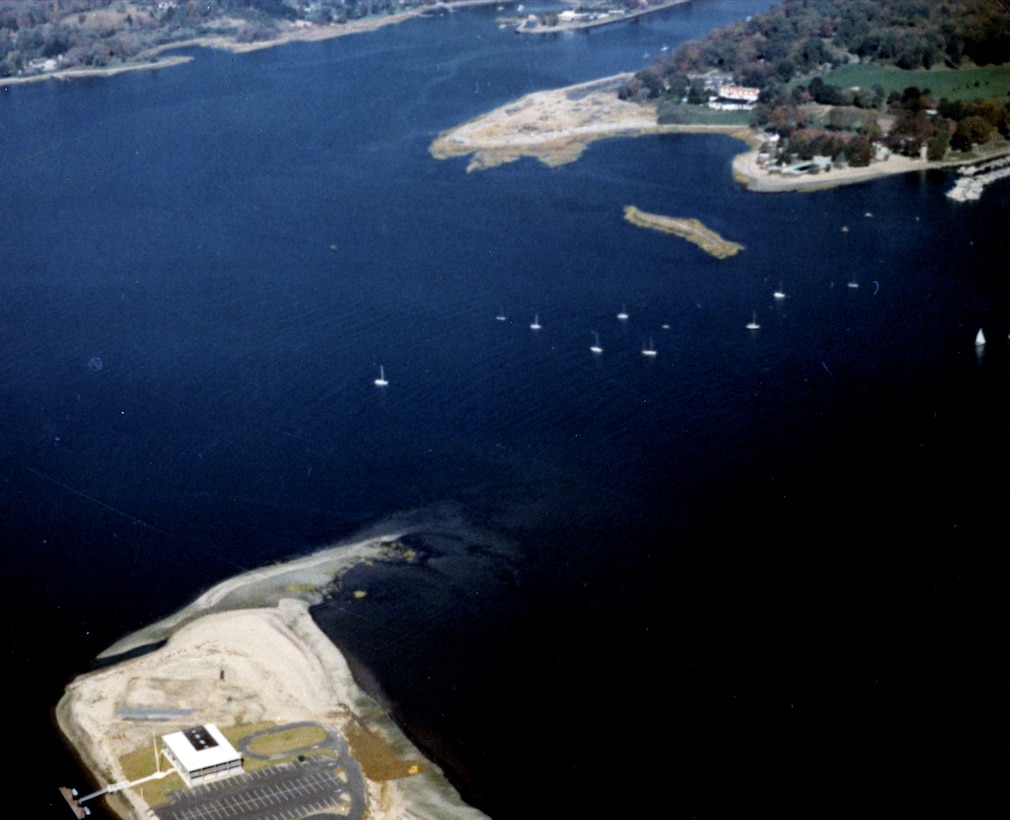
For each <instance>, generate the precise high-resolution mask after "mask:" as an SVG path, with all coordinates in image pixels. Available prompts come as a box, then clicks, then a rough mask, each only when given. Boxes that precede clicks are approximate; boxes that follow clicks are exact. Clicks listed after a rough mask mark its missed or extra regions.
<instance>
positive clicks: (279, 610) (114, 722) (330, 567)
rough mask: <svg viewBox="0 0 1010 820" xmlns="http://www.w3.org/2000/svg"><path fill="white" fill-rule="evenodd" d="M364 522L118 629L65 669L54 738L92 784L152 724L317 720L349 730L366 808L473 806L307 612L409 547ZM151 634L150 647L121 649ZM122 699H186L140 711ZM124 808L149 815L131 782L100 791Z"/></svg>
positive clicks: (382, 817)
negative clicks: (348, 578)
mask: <svg viewBox="0 0 1010 820" xmlns="http://www.w3.org/2000/svg"><path fill="white" fill-rule="evenodd" d="M403 534H405V533H404V532H397V533H391V532H382V533H371V534H369V535H366V536H364V537H363V538H361V539H360V540H357V541H355V542H353V543H349V544H343V545H336V546H333V547H329V548H326V549H323V550H320V551H318V552H315V553H312V554H310V555H307V556H303V557H299V558H295V559H293V560H291V561H288V562H285V563H281V564H276V565H272V566H268V567H261V568H259V569H255V570H250V571H247V572H244V573H241V574H240V575H237V576H234V577H232V578H229V579H226V580H224V581H222V582H221V583H219V584H217V585H215V586H214V587H212V588H210V589H209V590H207V591H206V592H204V593H203V594H202V595H200V596H199V597H198V598H197V599H196V600H195V601H193V602H192V603H191V604H189V605H188V606H186V607H184V608H183V609H181V610H179V611H178V612H176V613H174V614H173V615H170V616H169V617H167V618H164V619H162V620H160V621H158V622H156V623H154V624H151V625H150V626H148V627H145V628H143V629H141V630H139V631H137V632H135V633H132V634H131V635H128V636H126V637H124V638H123V639H121V640H120V641H117V642H116V643H115V644H113V645H112V646H111V647H109V648H108V649H107V650H106V651H105V652H103V653H102V654H101V655H99V659H101V658H105V659H112V662H111V663H110V665H108V666H103V667H101V668H99V669H96V670H93V671H90V672H85V673H83V674H81V675H79V676H77V677H76V678H75V679H74V680H73V681H71V682H70V683H69V684H68V685H67V687H66V689H65V692H64V695H63V697H62V698H61V699H60V701H59V703H58V705H57V706H56V709H55V716H56V722H57V725H58V726H59V728H60V731H61V732H62V733H63V735H64V738H65V739H66V740H67V742H68V743H69V744H70V746H71V747H72V748H73V750H74V751H75V752H76V754H77V755H78V757H79V758H80V760H81V761H82V763H83V764H84V766H85V767H86V768H87V769H89V770H90V772H91V774H92V776H93V777H94V778H95V780H96V782H97V783H98V786H99V787H102V786H105V785H108V784H112V783H120V782H123V781H126V780H128V779H129V777H128V775H127V772H126V771H125V770H124V767H123V764H122V759H123V758H124V756H125V755H127V754H129V753H131V752H135V751H137V750H139V749H144V748H150V744H151V736H152V729H154V731H155V732H156V733H157V734H158V735H164V734H166V733H169V732H172V731H178V730H181V729H183V728H186V727H189V726H194V725H198V724H202V723H216V724H218V725H219V726H220V727H221V728H222V729H225V730H227V729H228V728H234V727H245V726H258V727H262V726H263V725H264V724H268V725H274V726H283V725H286V724H289V723H296V722H300V721H316V722H319V723H322V724H325V725H327V726H330V727H332V728H333V729H334V730H335V731H337V732H339V733H340V734H341V735H342V736H343V737H344V738H345V739H346V740H347V741H348V742H349V744H350V747H351V754H352V756H353V757H354V759H355V760H356V761H357V762H358V763H359V765H361V768H362V772H363V775H364V778H365V784H366V787H367V811H368V815H367V816H368V817H370V818H373V820H386V818H389V820H393V818H395V817H400V816H402V815H403V814H405V813H408V812H421V813H422V814H426V815H431V816H438V817H445V818H460V820H480V819H481V818H484V817H485V815H483V814H482V813H481V812H479V811H478V810H477V809H474V808H472V807H471V806H468V805H467V804H465V803H464V802H463V801H462V799H461V798H460V796H459V794H458V792H456V790H455V789H454V788H453V786H452V785H451V784H450V783H449V781H448V780H447V779H446V777H445V775H444V774H443V772H442V771H441V770H440V769H439V768H438V766H437V765H435V764H434V763H432V762H431V761H429V760H427V759H425V757H424V756H423V754H422V753H421V752H420V751H419V750H418V749H417V748H416V747H415V746H414V745H413V744H412V743H411V742H410V740H409V739H408V738H407V737H406V736H405V735H404V734H403V732H402V731H401V730H400V729H399V727H397V726H396V724H395V723H394V722H393V720H392V719H391V718H390V717H389V715H388V714H387V713H386V712H385V711H384V710H383V709H382V707H381V706H380V705H379V704H378V703H377V702H376V701H375V700H373V699H372V698H371V697H370V696H369V695H368V694H367V693H365V692H364V690H362V689H361V688H360V687H359V686H358V684H357V683H356V682H355V680H354V678H353V676H352V674H351V671H350V667H349V666H348V663H347V660H346V659H345V658H344V656H343V654H342V653H341V652H340V650H339V649H338V647H337V646H336V645H335V644H334V643H333V642H332V641H331V640H330V639H329V637H328V636H327V635H326V634H325V633H324V632H323V631H322V630H321V629H320V628H319V627H318V626H317V625H316V623H315V621H314V620H313V619H312V617H311V615H310V614H309V608H310V606H311V605H312V604H313V603H315V602H318V601H320V600H322V599H323V596H324V595H325V593H326V590H327V589H329V588H331V587H332V585H333V584H334V583H339V579H340V578H341V577H342V576H343V575H344V574H345V573H346V572H348V571H349V570H351V569H353V568H354V567H356V566H360V565H362V564H365V563H367V562H369V561H372V560H376V559H384V560H409V559H410V553H409V551H408V550H406V549H405V548H403V547H402V546H401V545H400V544H399V542H398V540H397V539H398V538H399V537H400V536H402V535H403ZM160 641H165V643H164V645H162V646H160V647H159V648H157V649H154V650H152V651H150V652H147V653H143V654H140V655H136V656H133V657H130V658H127V659H123V660H119V661H116V660H115V658H117V657H118V656H121V655H122V654H123V653H124V652H129V651H131V650H135V649H139V648H142V647H145V646H149V645H151V644H154V643H158V642H160ZM123 707H132V708H135V709H140V710H144V709H149V708H155V709H173V708H184V709H186V710H191V711H189V712H188V713H187V714H185V715H184V716H180V717H177V718H171V719H169V720H164V721H161V720H159V721H157V722H155V723H152V722H150V721H145V720H133V719H130V718H129V717H124V716H122V715H121V714H120V712H119V710H120V708H123ZM106 802H107V805H108V806H109V808H110V810H111V811H113V812H114V813H115V814H117V815H118V816H119V817H123V818H140V817H147V816H149V810H150V806H149V805H148V804H147V803H146V801H145V799H144V795H143V790H142V789H139V790H138V789H137V788H135V787H127V788H124V789H122V790H119V791H116V792H115V793H113V794H109V795H107V797H106Z"/></svg>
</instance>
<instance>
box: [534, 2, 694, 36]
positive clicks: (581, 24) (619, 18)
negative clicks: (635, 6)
mask: <svg viewBox="0 0 1010 820" xmlns="http://www.w3.org/2000/svg"><path fill="white" fill-rule="evenodd" d="M690 2H691V0H667V2H665V3H658V4H656V5H654V6H649V7H648V8H644V9H639V10H638V11H629V12H626V13H624V14H618V15H614V16H612V17H611V16H608V17H606V18H602V19H600V18H597V19H595V20H581V21H577V22H571V23H568V22H564V23H557V24H556V25H553V26H541V25H537V26H535V27H533V28H526V27H525V26H523V23H524V22H525V19H524V18H522V17H518V18H516V29H515V31H516V34H559V33H561V32H564V31H584V30H586V29H591V28H599V27H600V26H612V25H615V24H616V23H626V22H627V21H628V20H635V19H637V18H639V17H645V16H646V15H647V14H655V13H656V12H658V11H666V10H667V9H671V8H673V7H674V6H680V5H683V4H684V3H690Z"/></svg>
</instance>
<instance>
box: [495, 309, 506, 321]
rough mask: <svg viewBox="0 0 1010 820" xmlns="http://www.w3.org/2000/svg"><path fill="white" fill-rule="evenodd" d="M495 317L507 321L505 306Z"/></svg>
mask: <svg viewBox="0 0 1010 820" xmlns="http://www.w3.org/2000/svg"><path fill="white" fill-rule="evenodd" d="M495 319H497V320H498V321H499V322H504V321H505V309H504V308H502V309H501V310H499V311H498V315H497V316H495Z"/></svg>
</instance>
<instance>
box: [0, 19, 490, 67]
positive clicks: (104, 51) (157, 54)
mask: <svg viewBox="0 0 1010 820" xmlns="http://www.w3.org/2000/svg"><path fill="white" fill-rule="evenodd" d="M489 2H495V0H450V1H449V2H442V0H200V2H199V3H196V2H189V0H5V2H3V3H0V83H11V82H23V81H26V80H33V79H41V78H45V77H72V76H74V75H82V74H96V73H114V72H116V71H122V70H129V69H133V68H151V67H157V66H163V65H172V64H174V63H177V62H180V61H181V59H180V58H177V57H176V58H171V57H165V56H164V52H165V51H166V50H168V49H172V48H179V47H180V46H185V45H208V46H215V47H220V48H230V49H233V50H236V51H243V50H249V49H253V48H262V47H264V46H270V45H278V44H281V43H284V42H289V41H291V40H311V39H324V38H328V37H337V36H340V35H342V34H352V33H354V32H357V31H363V30H367V29H370V28H376V27H377V26H381V25H386V24H388V23H395V22H398V21H400V20H404V19H407V18H409V17H412V16H415V15H418V14H423V13H425V12H426V11H430V10H433V9H436V8H447V7H459V6H468V5H480V4H483V3H489ZM183 59H184V58H183Z"/></svg>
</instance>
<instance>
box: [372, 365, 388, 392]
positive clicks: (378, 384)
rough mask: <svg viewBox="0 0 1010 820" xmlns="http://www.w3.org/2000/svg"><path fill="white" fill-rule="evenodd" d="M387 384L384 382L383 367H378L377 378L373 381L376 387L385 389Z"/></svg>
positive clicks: (384, 371) (384, 373) (384, 372)
mask: <svg viewBox="0 0 1010 820" xmlns="http://www.w3.org/2000/svg"><path fill="white" fill-rule="evenodd" d="M387 384H389V382H387V381H386V370H385V368H383V366H382V365H381V364H380V365H379V378H377V379H376V380H375V386H376V387H385V386H386V385H387Z"/></svg>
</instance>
